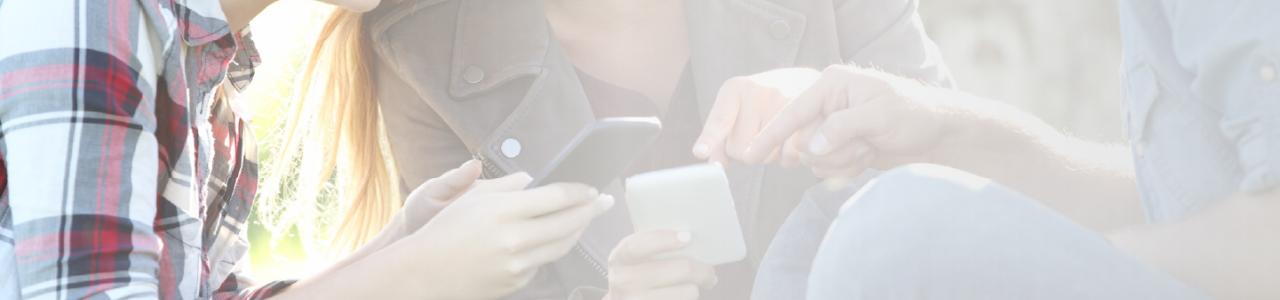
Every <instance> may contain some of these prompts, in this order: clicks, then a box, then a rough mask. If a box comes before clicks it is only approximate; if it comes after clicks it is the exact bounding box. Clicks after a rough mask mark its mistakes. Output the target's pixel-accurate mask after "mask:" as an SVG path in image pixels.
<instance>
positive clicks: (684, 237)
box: [676, 231, 693, 245]
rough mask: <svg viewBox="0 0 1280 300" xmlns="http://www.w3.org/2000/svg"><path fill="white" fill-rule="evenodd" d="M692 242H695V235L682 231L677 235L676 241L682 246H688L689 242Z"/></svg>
mask: <svg viewBox="0 0 1280 300" xmlns="http://www.w3.org/2000/svg"><path fill="white" fill-rule="evenodd" d="M692 240H693V234H692V233H689V232H688V231H681V232H678V233H676V241H678V242H680V244H682V245H683V244H688V243H689V241H692Z"/></svg>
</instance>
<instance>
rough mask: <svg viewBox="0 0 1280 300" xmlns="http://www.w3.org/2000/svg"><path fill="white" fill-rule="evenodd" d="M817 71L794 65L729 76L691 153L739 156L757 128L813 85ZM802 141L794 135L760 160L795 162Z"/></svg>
mask: <svg viewBox="0 0 1280 300" xmlns="http://www.w3.org/2000/svg"><path fill="white" fill-rule="evenodd" d="M818 75H819V73H818V71H816V70H812V69H800V68H794V69H778V70H773V71H768V72H764V73H760V74H756V75H751V76H744V77H735V78H733V79H729V81H726V82H725V84H724V86H722V87H721V88H720V93H719V94H718V95H717V96H716V102H715V104H714V105H713V106H712V107H711V112H710V114H709V115H708V116H707V122H706V125H705V126H704V127H703V130H702V135H700V136H699V137H698V141H697V142H696V143H694V148H693V154H694V156H696V157H698V158H699V159H705V160H711V161H714V162H719V163H721V164H725V163H728V162H729V160H730V159H735V160H742V158H743V155H744V154H745V153H746V150H747V146H748V144H750V143H751V140H752V139H754V138H755V136H756V134H757V133H759V132H760V129H762V128H764V125H765V124H766V123H767V122H769V120H771V119H773V118H774V116H776V115H777V114H778V112H780V111H782V108H783V107H785V106H786V105H787V103H789V102H791V100H792V99H795V98H796V97H797V96H799V95H800V93H801V92H802V91H804V90H805V89H806V88H808V87H809V86H810V85H812V84H813V82H814V81H815V80H817V79H818ZM801 144H802V143H801V141H800V140H799V139H796V140H794V141H793V143H788V144H787V145H788V146H789V147H784V148H782V149H780V150H779V151H775V152H772V153H770V156H769V157H767V159H762V161H765V162H780V163H781V164H783V165H785V166H789V165H794V164H796V163H798V162H799V148H800V147H799V146H800V145H801Z"/></svg>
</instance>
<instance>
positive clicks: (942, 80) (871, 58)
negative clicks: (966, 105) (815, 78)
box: [833, 0, 954, 87]
mask: <svg viewBox="0 0 1280 300" xmlns="http://www.w3.org/2000/svg"><path fill="white" fill-rule="evenodd" d="M833 5H835V13H836V24H837V25H836V29H837V32H838V34H839V39H840V48H841V49H840V51H841V54H842V55H843V57H844V59H845V60H846V61H845V62H846V63H855V64H858V65H860V66H866V67H875V68H879V69H881V70H884V71H885V72H889V73H892V74H896V75H899V76H905V77H909V78H914V79H916V80H920V81H923V82H926V83H930V84H934V85H937V86H943V87H952V86H954V82H953V80H952V78H951V72H950V71H949V70H947V67H946V65H945V64H944V63H943V61H942V53H941V52H940V51H939V50H938V47H937V45H934V43H933V40H930V39H929V36H928V34H926V33H925V30H924V23H923V22H922V21H921V20H920V14H919V13H918V12H917V10H918V8H919V6H920V3H919V0H835V1H834V2H833Z"/></svg>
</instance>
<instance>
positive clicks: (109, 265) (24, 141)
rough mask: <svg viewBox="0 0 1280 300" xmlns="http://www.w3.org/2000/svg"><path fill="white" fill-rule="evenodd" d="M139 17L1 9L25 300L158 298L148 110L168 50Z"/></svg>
mask: <svg viewBox="0 0 1280 300" xmlns="http://www.w3.org/2000/svg"><path fill="white" fill-rule="evenodd" d="M140 10H141V8H139V7H138V3H137V2H136V1H4V2H3V5H0V36H2V37H3V38H2V39H3V42H2V43H0V124H2V125H0V149H3V151H0V152H3V160H4V161H5V164H6V169H5V171H6V172H7V173H8V177H9V178H8V179H9V181H8V190H7V195H8V201H9V206H10V209H11V217H12V219H11V220H12V226H13V233H12V234H13V245H14V249H13V251H14V254H15V259H16V262H17V264H16V268H15V271H16V272H15V274H13V275H14V277H15V278H16V279H17V282H18V285H19V288H20V295H21V297H22V298H25V299H45V298H57V299H82V298H155V297H157V292H158V287H157V278H156V274H157V270H158V268H159V267H160V266H159V263H158V258H159V256H160V253H161V245H160V243H159V239H158V237H157V235H156V234H155V232H154V231H153V222H154V218H155V216H156V197H157V174H158V173H159V170H158V167H157V165H158V161H159V159H158V150H157V143H156V138H155V134H154V133H155V122H156V120H155V117H154V112H153V111H149V110H151V109H152V108H154V107H155V100H156V90H157V88H156V84H157V72H158V71H157V70H159V68H158V66H157V65H156V62H157V61H159V57H160V55H161V53H163V52H164V51H165V50H164V49H163V47H162V46H160V45H157V44H156V43H158V42H156V41H158V40H160V39H159V38H157V37H156V32H155V31H154V29H152V28H151V27H150V26H147V25H146V24H147V23H145V22H144V21H142V19H144V18H141V17H140V16H139V15H140V14H141V12H140ZM86 12H88V13H86Z"/></svg>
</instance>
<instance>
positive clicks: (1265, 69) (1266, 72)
mask: <svg viewBox="0 0 1280 300" xmlns="http://www.w3.org/2000/svg"><path fill="white" fill-rule="evenodd" d="M1258 78H1261V79H1262V82H1274V81H1276V65H1275V64H1266V65H1263V66H1262V67H1261V68H1258Z"/></svg>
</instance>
